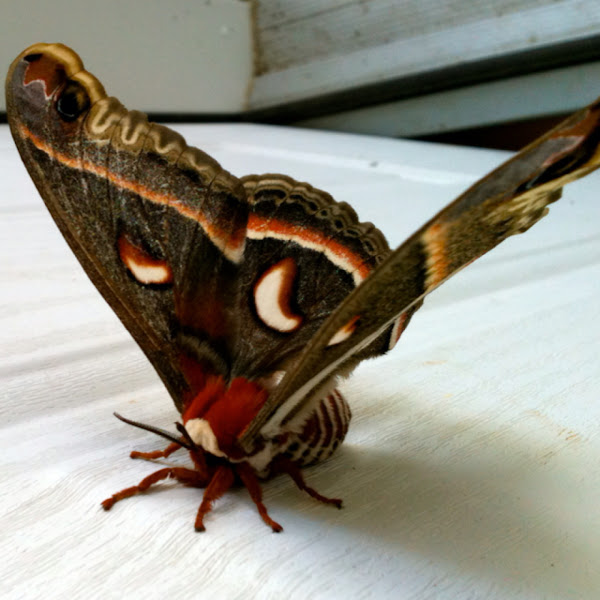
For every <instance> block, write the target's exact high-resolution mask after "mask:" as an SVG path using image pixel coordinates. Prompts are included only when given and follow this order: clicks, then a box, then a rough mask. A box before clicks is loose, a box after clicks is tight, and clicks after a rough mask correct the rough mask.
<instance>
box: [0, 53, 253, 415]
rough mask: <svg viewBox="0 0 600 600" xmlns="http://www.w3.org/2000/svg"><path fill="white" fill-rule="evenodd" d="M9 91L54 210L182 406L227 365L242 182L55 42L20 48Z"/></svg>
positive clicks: (26, 150) (31, 167)
mask: <svg viewBox="0 0 600 600" xmlns="http://www.w3.org/2000/svg"><path fill="white" fill-rule="evenodd" d="M6 96H7V113H8V120H9V124H10V127H11V131H12V134H13V137H14V139H15V142H16V144H17V147H18V149H19V152H20V154H21V157H22V159H23V161H24V163H25V165H26V166H27V169H28V171H29V173H30V175H31V177H32V178H33V180H34V182H35V184H36V186H37V188H38V190H39V192H40V194H41V196H42V198H43V199H44V201H45V203H46V205H47V207H48V209H49V210H50V212H51V214H52V216H53V217H54V219H55V221H56V223H57V224H58V226H59V228H60V230H61V232H62V233H63V235H64V237H65V238H66V240H67V242H68V243H69V245H70V246H71V249H72V250H73V252H74V253H75V254H76V256H77V258H78V259H79V261H80V262H81V264H82V265H83V267H84V269H85V271H86V273H87V274H88V276H89V277H90V279H91V280H92V281H93V283H94V284H95V285H96V287H97V288H98V289H99V291H100V292H101V293H102V295H103V296H104V298H105V299H106V300H107V301H108V303H109V304H110V306H111V307H112V308H113V310H114V311H115V312H116V313H117V315H118V316H119V318H120V319H121V320H122V321H123V323H124V324H125V326H126V327H127V329H128V330H129V331H130V332H131V334H132V335H133V337H134V338H135V340H136V341H137V342H138V344H139V345H140V347H141V348H142V349H143V351H144V352H145V353H146V355H147V356H148V358H149V359H150V361H151V362H152V364H153V365H154V367H155V368H156V370H157V371H158V373H159V375H160V376H161V378H162V379H163V381H164V383H165V385H166V386H167V389H168V390H169V392H170V393H171V395H172V396H173V398H174V400H175V403H176V405H177V406H178V408H180V409H181V407H182V404H183V397H184V395H185V394H186V393H188V392H189V393H193V391H194V390H193V387H194V381H195V380H198V381H196V383H198V384H200V383H201V381H200V380H201V378H202V372H203V371H204V370H208V371H210V372H217V373H221V374H223V373H225V374H226V372H227V370H228V365H227V355H228V350H229V349H228V348H227V342H226V340H228V339H229V337H228V335H227V333H228V331H226V330H227V329H228V328H234V327H236V311H235V308H234V305H235V302H234V300H233V297H234V296H235V294H231V293H229V292H230V291H231V285H232V282H235V280H236V278H235V273H236V272H237V269H238V268H239V267H238V265H239V262H240V261H241V259H242V257H243V250H244V243H245V230H246V224H247V218H248V203H247V200H246V194H245V191H244V189H243V186H242V185H241V183H240V182H239V180H237V179H236V178H234V177H233V176H231V175H230V174H229V173H227V172H225V171H224V170H223V169H222V168H221V167H220V165H219V164H218V163H217V162H216V161H215V160H214V159H212V158H211V157H209V156H208V155H206V154H204V153H203V152H201V151H200V150H197V149H195V148H191V147H189V146H187V145H186V143H185V141H184V140H183V138H181V136H179V135H178V134H177V133H175V132H173V131H171V130H170V129H167V128H166V127H162V126H160V125H156V124H150V123H148V120H147V118H146V116H145V115H143V114H142V113H139V112H136V111H127V110H126V109H125V108H124V107H123V106H122V105H121V104H120V103H119V101H118V100H116V99H115V98H110V97H107V95H106V93H105V92H104V88H103V87H102V85H101V84H100V83H99V82H98V80H97V79H96V78H95V77H94V76H93V75H91V74H90V73H88V72H87V71H85V70H84V69H83V64H82V62H81V60H80V59H79V57H78V56H77V54H75V53H74V52H73V51H72V50H70V49H69V48H67V47H65V46H62V45H60V44H36V45H35V46H32V47H30V48H28V49H27V50H25V52H23V53H22V54H21V55H20V56H19V57H18V58H17V59H16V60H15V61H14V62H13V64H12V65H11V67H10V70H9V72H8V76H7V82H6ZM217 296H218V297H219V298H222V299H224V300H223V303H222V304H220V305H217V304H216V303H215V301H214V299H215V297H217ZM230 298H231V301H230V304H229V305H227V303H226V300H227V299H230ZM209 334H210V335H209ZM210 336H212V338H211V343H209V341H208V340H207V338H208V337H210ZM212 342H214V343H212ZM182 354H185V355H186V356H187V359H185V360H183V359H182ZM190 357H191V358H190Z"/></svg>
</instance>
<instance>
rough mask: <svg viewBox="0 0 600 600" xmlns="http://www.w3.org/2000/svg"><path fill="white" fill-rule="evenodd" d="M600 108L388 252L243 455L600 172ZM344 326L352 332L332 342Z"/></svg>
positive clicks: (311, 350) (312, 348) (285, 386)
mask: <svg viewBox="0 0 600 600" xmlns="http://www.w3.org/2000/svg"><path fill="white" fill-rule="evenodd" d="M599 120H600V100H597V101H596V102H595V103H594V104H592V105H590V106H589V107H588V108H585V109H583V110H581V111H579V112H577V113H575V114H574V115H573V116H571V117H570V118H568V119H567V120H566V121H564V122H563V123H562V124H560V125H559V126H558V127H556V128H555V129H553V130H552V131H550V132H549V133H548V134H546V135H545V136H543V137H541V138H540V139H538V140H537V141H535V142H533V143H532V144H531V145H529V146H527V147H526V148H525V149H524V150H522V151H521V152H520V153H519V154H517V155H516V156H515V157H513V158H512V159H510V160H509V161H507V162H506V163H504V164H503V165H501V166H500V167H498V168H497V169H496V170H494V171H492V172H491V173H490V174H489V175H487V176H486V177H484V178H483V179H481V180H480V181H479V182H477V183H475V184H474V185H473V186H472V187H471V188H469V189H468V190H467V191H466V192H465V193H463V194H462V195H461V196H459V197H458V198H457V199H456V200H455V201H454V202H452V203H451V204H449V205H448V206H447V207H446V208H444V209H443V210H442V211H441V212H440V213H438V214H437V215H436V216H435V217H433V219H431V220H430V221H429V222H428V223H426V224H425V225H424V226H423V227H422V228H421V229H419V230H418V231H417V232H416V233H414V234H413V235H412V236H411V237H410V238H409V239H408V240H407V241H406V242H404V243H403V244H402V245H401V246H400V247H399V248H398V249H397V250H395V251H394V252H393V253H392V254H391V255H390V256H389V257H388V258H387V259H386V260H385V261H384V262H383V263H382V264H381V265H380V266H379V267H378V268H377V269H376V270H375V271H374V272H373V273H372V275H371V276H370V277H369V278H368V279H367V280H366V281H365V282H364V283H363V284H362V285H361V286H359V287H358V288H356V289H355V290H354V292H352V293H351V294H350V295H349V296H348V298H347V299H346V300H345V301H344V302H343V303H342V304H341V305H340V306H339V307H338V308H337V310H336V311H335V312H334V313H333V314H332V315H331V317H330V318H329V319H328V320H327V322H326V323H325V324H324V325H323V326H322V327H321V329H320V330H319V332H318V333H317V334H316V335H315V337H314V338H313V340H312V342H311V344H310V345H309V346H307V347H306V348H305V350H304V352H303V355H302V357H301V359H300V361H299V362H298V364H297V365H296V367H295V369H294V370H292V371H290V372H289V373H288V374H287V375H286V377H285V378H284V379H283V380H282V382H281V384H280V385H279V386H278V388H277V389H276V390H275V391H274V392H273V394H272V395H271V396H270V397H269V399H268V401H267V403H266V404H265V406H264V407H263V409H262V411H261V412H260V413H259V415H258V416H257V417H256V419H255V420H254V421H253V423H252V424H251V426H250V427H249V428H248V429H247V430H246V432H245V433H244V436H243V438H242V443H243V444H244V445H245V446H247V447H250V446H251V445H252V440H253V439H254V438H255V437H256V436H258V435H259V434H263V435H265V436H269V435H271V434H272V433H273V432H274V431H277V430H278V429H279V427H280V425H281V423H283V422H285V421H286V420H287V419H289V418H291V417H292V416H293V415H294V414H295V413H296V412H297V411H298V410H299V408H300V407H301V406H302V405H303V403H304V402H305V401H306V399H307V398H308V397H309V396H310V394H311V392H312V391H313V390H315V389H316V388H318V387H319V386H321V385H323V383H324V382H325V381H327V380H328V379H330V378H331V377H333V376H334V375H335V374H336V373H338V372H339V371H340V369H343V368H344V365H346V364H347V363H348V362H349V361H353V359H354V357H355V356H356V354H357V353H359V352H360V351H361V349H363V348H365V347H366V346H368V345H369V344H370V343H371V342H372V341H373V340H375V339H376V338H377V337H378V336H379V335H381V333H382V331H384V330H385V328H386V327H389V325H390V323H391V322H392V321H393V320H394V319H396V318H398V316H399V315H402V314H403V313H410V311H411V310H413V309H414V308H415V307H417V306H418V304H419V303H420V302H422V299H423V298H424V296H425V295H427V294H428V293H430V292H431V291H433V290H434V289H435V288H436V287H437V286H439V285H440V284H441V283H443V282H444V281H445V280H446V279H448V278H449V277H451V276H452V275H453V274H454V273H456V272H457V271H459V270H460V269H461V268H463V267H464V266H466V265H467V264H469V263H470V262H472V261H473V260H475V259H476V258H478V257H479V256H481V255H482V254H485V253H486V252H488V251H489V250H491V249H492V248H494V246H496V245H497V244H499V243H500V242H501V241H503V240H504V239H506V238H507V237H509V236H511V235H514V234H517V233H522V232H524V231H526V230H527V229H529V227H531V226H532V225H533V224H534V223H536V222H537V221H538V220H539V219H540V218H541V217H543V216H544V215H545V214H547V212H548V208H547V205H548V204H550V203H552V202H555V201H556V200H558V199H559V198H560V195H561V189H562V186H564V185H565V184H567V183H569V182H570V181H573V180H575V179H578V178H579V177H583V176H585V175H587V174H588V173H590V172H591V171H593V170H594V169H596V168H597V167H598V166H599V163H600V152H599V148H598V143H599V141H600V127H599ZM351 319H356V320H357V326H356V328H355V331H354V333H353V334H352V335H351V336H350V337H349V338H348V339H347V340H345V341H344V342H342V343H339V344H335V345H331V343H330V342H331V339H332V338H333V336H335V335H336V332H338V331H339V330H340V329H341V328H342V327H343V326H344V325H345V324H346V323H347V322H349V321H350V320H351Z"/></svg>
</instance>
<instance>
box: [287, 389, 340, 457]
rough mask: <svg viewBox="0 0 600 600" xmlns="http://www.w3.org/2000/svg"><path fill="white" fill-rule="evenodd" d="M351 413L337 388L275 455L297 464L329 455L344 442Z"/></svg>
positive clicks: (321, 402)
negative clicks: (281, 455) (277, 454)
mask: <svg viewBox="0 0 600 600" xmlns="http://www.w3.org/2000/svg"><path fill="white" fill-rule="evenodd" d="M351 416H352V413H351V412H350V407H349V406H348V403H347V402H346V400H345V399H344V397H343V396H342V394H340V393H339V392H338V391H337V390H333V391H332V392H331V393H330V394H329V395H328V396H325V397H324V398H322V399H321V400H320V401H319V402H318V403H317V405H316V407H315V408H314V409H313V411H312V412H311V413H310V416H309V417H308V419H307V421H306V422H305V423H304V426H303V429H302V431H301V432H300V433H297V434H293V435H292V436H290V437H289V438H288V439H287V440H286V443H285V445H284V446H283V447H282V449H281V452H280V453H279V454H283V455H284V456H286V457H287V458H289V459H291V460H292V461H293V462H294V463H296V464H297V465H298V466H299V467H306V466H308V465H313V464H315V463H317V462H319V461H322V460H325V459H326V458H329V457H330V456H331V455H332V454H333V453H334V452H335V450H336V448H337V447H338V446H339V445H340V444H341V443H342V442H343V441H344V438H345V437H346V433H347V432H348V425H349V424H350V418H351Z"/></svg>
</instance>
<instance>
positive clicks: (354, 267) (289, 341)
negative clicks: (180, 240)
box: [232, 174, 390, 379]
mask: <svg viewBox="0 0 600 600" xmlns="http://www.w3.org/2000/svg"><path fill="white" fill-rule="evenodd" d="M242 182H243V183H244V186H245V188H246V192H247V196H248V202H249V204H250V211H251V212H250V215H249V219H248V228H247V238H246V247H245V252H244V260H243V262H242V263H241V265H240V271H239V279H240V281H239V288H240V295H239V306H238V312H239V314H240V316H241V321H242V322H244V323H248V324H249V326H246V327H241V328H240V329H239V331H238V332H237V334H236V344H235V346H236V347H235V350H234V356H233V360H232V364H233V367H232V377H235V376H243V377H247V378H257V377H258V378H265V377H266V378H267V379H269V377H270V376H271V375H273V374H274V373H279V376H280V374H281V373H283V372H285V371H287V370H289V369H291V368H293V365H294V364H295V362H296V361H297V359H298V357H299V355H300V354H301V352H302V350H303V349H304V348H305V347H306V345H307V344H308V343H310V340H311V338H312V337H313V336H314V334H315V333H316V332H317V331H318V329H319V327H320V326H321V325H322V324H323V323H324V322H325V320H326V319H327V318H328V317H329V315H330V314H331V312H332V311H333V310H334V309H335V308H336V307H337V306H338V305H339V304H340V303H341V302H343V300H344V299H345V298H346V296H347V295H348V294H349V293H350V292H351V291H352V290H353V289H354V288H355V287H356V286H357V285H360V283H361V282H362V281H363V280H364V279H365V278H366V277H367V276H368V275H369V273H370V272H371V271H372V270H373V269H374V268H376V266H377V264H379V263H380V262H381V261H383V260H384V259H385V257H386V256H388V255H389V253H390V249H389V246H388V244H387V242H386V241H385V238H384V236H383V234H382V233H381V232H380V231H379V230H378V229H377V228H376V227H374V226H373V225H372V224H371V223H361V222H359V220H358V217H357V215H356V213H355V212H354V210H353V209H352V207H350V206H349V205H348V204H346V203H343V202H336V201H335V200H334V199H333V198H332V197H331V196H330V195H329V194H327V193H326V192H323V191H322V190H318V189H316V188H313V187H312V186H310V185H309V184H307V183H301V182H298V181H295V180H293V179H291V178H290V177H287V176H285V175H278V174H265V175H251V176H247V177H244V178H242ZM250 324H251V326H250ZM381 351H382V352H383V351H384V349H383V348H382V349H381ZM275 378H276V379H277V376H276V377H275Z"/></svg>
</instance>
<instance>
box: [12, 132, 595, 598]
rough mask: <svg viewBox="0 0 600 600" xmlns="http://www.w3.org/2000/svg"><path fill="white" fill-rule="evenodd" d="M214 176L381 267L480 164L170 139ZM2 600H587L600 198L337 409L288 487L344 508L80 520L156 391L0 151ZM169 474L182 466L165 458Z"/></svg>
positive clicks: (440, 155)
mask: <svg viewBox="0 0 600 600" xmlns="http://www.w3.org/2000/svg"><path fill="white" fill-rule="evenodd" d="M179 129H180V130H181V131H182V132H183V133H184V134H185V135H186V136H187V137H188V139H190V140H193V141H194V142H195V143H196V144H197V145H199V146H200V147H202V148H204V149H205V150H207V151H208V152H209V153H211V154H213V155H215V156H216V157H217V158H218V159H219V160H220V161H221V162H222V163H223V164H225V165H226V166H227V167H228V168H229V169H230V170H232V171H233V172H234V173H236V174H243V173H248V172H264V171H283V172H286V173H289V174H291V175H293V176H294V177H296V178H298V179H305V180H309V181H311V182H312V183H313V184H315V185H317V186H320V187H323V188H325V189H327V190H329V191H330V192H332V193H333V194H334V195H335V196H336V197H337V198H338V199H340V200H341V199H343V200H347V201H350V202H352V203H353V204H354V205H355V206H356V208H357V209H358V211H359V214H360V215H361V217H362V218H363V219H365V220H366V219H369V220H373V221H375V222H376V223H378V224H379V225H380V226H381V228H382V229H383V230H384V231H385V232H386V234H387V235H388V237H389V239H390V242H391V243H392V244H394V245H395V244H398V243H399V242H400V241H401V240H402V239H404V238H405V237H406V236H407V235H408V234H409V233H411V231H413V230H414V229H415V228H416V227H417V226H418V225H420V224H421V223H422V222H423V221H424V220H425V219H426V218H428V217H429V216H431V215H432V214H433V212H434V211H435V210H437V209H438V208H440V207H441V206H442V205H444V204H445V203H446V202H447V201H449V200H450V199H451V198H452V197H453V196H455V195H456V194H457V193H458V192H459V191H460V190H462V189H463V188H464V187H465V186H466V185H467V184H469V183H470V182H471V181H473V180H474V179H475V178H477V177H478V176H480V175H482V174H483V173H484V172H486V171H487V170H488V169H490V168H491V167H493V166H494V165H495V164H496V163H497V162H498V161H499V160H501V159H502V158H503V156H504V155H503V154H502V153H499V152H487V151H477V150H470V149H465V148H460V149H458V148H451V147H447V146H436V145H429V144H423V143H415V142H403V141H394V140H384V139H377V138H369V137H361V136H353V135H343V134H334V133H321V132H316V131H302V130H297V131H296V130H292V129H285V128H268V127H259V126H251V125H241V126H240V125H235V126H227V125H223V126H219V125H215V126H193V127H191V126H190V127H185V126H184V127H180V128H179ZM0 169H1V173H2V177H1V178H0V203H1V204H0V207H1V210H0V232H1V236H2V237H1V239H2V244H1V246H0V247H1V249H2V261H1V264H0V269H1V273H2V282H3V283H2V294H1V295H0V311H1V312H0V315H1V321H0V339H1V345H0V352H1V357H2V358H1V362H0V373H1V380H0V383H1V385H0V394H1V398H2V401H1V404H0V410H1V419H0V447H1V448H2V452H1V455H0V456H1V458H0V461H1V465H2V467H1V473H2V477H0V507H1V509H0V530H1V531H2V534H1V536H0V594H1V597H2V598H9V599H16V598H19V599H21V598H40V597H44V598H70V599H78V598H85V599H89V598H103V599H105V598H144V599H145V600H147V599H154V598H157V599H158V598H166V597H172V598H178V599H180V600H184V599H187V598H209V597H213V598H244V599H247V598H291V599H304V598H352V599H354V598H364V599H374V598H378V599H379V598H395V599H396V598H402V599H404V598H415V599H419V600H423V599H425V600H426V599H434V598H435V599H466V598H469V599H479V598H485V599H511V600H513V599H528V600H529V599H538V598H539V599H542V598H556V599H561V600H563V599H565V598H569V599H573V598H590V599H592V598H597V597H598V590H599V589H600V536H599V532H600V501H599V500H600V473H599V465H600V460H599V459H600V437H599V435H598V431H599V425H600V393H599V391H600V389H599V387H600V386H599V383H598V379H599V377H598V376H599V375H600V367H599V364H598V354H599V339H600V316H599V309H598V299H599V297H600V235H599V228H600V203H599V202H598V194H599V190H600V177H598V176H592V177H590V178H588V180H587V181H584V182H581V183H576V184H573V185H572V186H570V188H568V190H567V191H566V194H565V198H564V199H563V200H562V201H560V202H559V203H557V204H555V205H553V206H552V208H551V214H550V216H549V217H547V218H546V219H544V220H543V221H542V222H541V223H540V224H538V225H537V226H536V227H534V228H533V229H532V230H531V231H530V232H528V233H527V234H526V235H524V236H519V237H516V238H512V239H511V240H509V241H507V242H505V243H504V244H503V245H502V246H501V247H499V248H497V249H496V250H495V251H494V252H492V253H491V255H488V256H487V257H485V258H483V259H481V260H480V261H478V262H476V263H475V264H474V265H472V266H471V267H469V268H468V269H466V270H465V271H463V272H462V273H461V274H459V275H458V276H457V277H455V278H454V279H453V280H452V281H450V282H448V283H447V284H445V285H444V286H443V287H442V288H441V289H440V290H438V291H437V292H436V293H435V294H434V295H433V296H432V297H430V298H429V299H428V301H427V302H426V304H425V306H424V307H423V308H422V309H421V311H420V312H419V313H418V314H417V315H416V317H415V318H414V321H413V323H412V324H411V326H410V327H409V328H408V331H407V332H406V333H405V335H404V338H403V340H402V341H401V343H400V344H399V346H397V347H396V349H395V350H394V351H393V352H392V353H391V354H390V355H388V356H386V357H384V358H382V359H379V360H377V361H371V362H368V363H365V364H363V365H361V366H360V367H359V369H358V370H357V372H355V374H354V376H353V377H352V378H351V379H350V380H348V381H347V382H345V383H344V384H343V386H342V388H343V391H344V393H345V394H346V396H347V398H348V399H349V401H350V403H351V405H352V407H353V410H354V415H355V416H354V422H353V424H352V427H351V431H350V434H349V437H348V440H347V443H346V444H345V445H344V446H343V447H342V449H340V451H339V452H338V454H337V455H336V456H334V457H333V458H332V459H331V460H330V461H328V462H327V463H325V464H323V465H321V466H317V467H315V468H312V469H309V470H307V472H306V476H307V478H308V479H309V481H310V483H311V484H313V485H314V486H316V487H317V488H318V489H319V490H320V491H321V492H322V493H324V494H329V495H339V496H341V497H342V498H344V500H345V507H344V509H343V510H341V511H337V510H335V509H332V508H331V507H327V506H324V505H321V504H318V503H315V502H314V501H312V500H311V499H310V498H308V497H307V496H305V495H303V494H301V493H299V492H298V491H297V490H296V489H295V488H294V487H293V485H292V484H291V482H290V481H288V480H287V479H284V478H279V479H275V480H273V481H271V482H268V483H267V484H266V485H265V486H264V491H265V501H266V503H267V505H268V507H269V508H270V511H271V514H272V516H273V517H274V518H275V519H277V520H278V521H280V522H281V523H282V524H283V525H284V528H285V531H284V532H283V533H282V534H280V535H275V534H273V533H271V532H270V531H269V530H268V528H267V527H265V525H264V524H263V523H262V522H261V521H260V519H259V517H258V516H257V514H256V511H255V509H254V507H253V505H252V503H251V502H250V500H249V498H248V496H247V494H246V492H245V491H243V490H237V491H234V492H232V493H229V494H227V495H226V497H224V498H223V499H222V500H221V501H219V502H218V503H217V505H216V508H215V510H214V512H213V513H211V515H210V517H209V518H208V519H207V522H206V525H207V532H206V533H204V534H198V533H195V532H194V531H193V527H192V525H193V519H194V515H195V512H196V509H197V506H198V503H199V501H200V492H199V491H198V490H195V489H187V488H183V487H180V486H177V485H171V484H166V485H164V486H161V487H162V488H168V489H157V490H156V491H155V492H153V493H149V494H147V495H145V496H141V497H137V498H134V499H130V500H126V501H124V502H123V503H121V504H118V505H116V506H115V508H114V509H113V510H112V511H111V512H110V513H105V512H104V511H102V510H101V508H100V505H99V502H100V501H101V500H102V499H103V498H105V497H106V496H108V495H109V494H111V493H112V492H114V491H116V490H119V489H121V488H122V487H124V486H127V485H131V484H133V483H135V482H137V481H138V480H140V479H141V478H142V477H143V476H145V475H146V474H148V473H150V472H151V471H153V469H154V468H155V467H154V466H153V465H151V464H148V463H145V462H139V461H132V460H130V459H128V458H127V455H128V452H129V451H130V450H131V449H132V448H138V449H140V450H150V449H153V448H155V447H157V446H159V445H160V443H159V442H157V440H156V439H154V438H153V437H152V436H150V435H148V434H145V433H143V432H140V431H138V430H134V429H133V428H130V427H127V426H125V425H123V424H121V423H119V422H118V421H117V420H116V419H115V418H114V417H113V416H112V412H113V411H114V410H118V411H120V412H122V413H124V414H125V415H127V416H129V417H131V418H134V419H140V420H143V421H146V422H149V423H154V424H157V425H160V426H164V427H171V424H172V422H173V421H174V420H175V419H176V417H177V414H176V411H175V409H174V407H173V405H172V403H171V400H170V399H169V397H168V396H167V393H166V391H165V390H164V388H163V387H162V385H161V384H160V382H159V380H158V378H157V376H156V375H155V374H154V373H153V371H152V369H151V368H150V366H149V365H148V364H147V362H146V361H145V359H144V358H143V357H142V355H141V352H140V351H139V350H138V348H137V347H136V346H135V345H134V343H133V341H132V340H131V339H130V337H129V336H128V334H127V333H126V332H125V331H124V330H123V328H122V326H121V325H120V323H119V322H118V321H117V319H116V317H115V316H114V315H113V314H112V313H111V311H110V310H109V309H108V307H107V306H106V305H105V304H104V302H103V301H102V300H101V298H100V297H99V295H98V294H97V293H96V291H95V289H94V288H93V287H92V285H91V284H90V283H89V282H88V280H87V279H86V277H85V275H84V274H83V272H82V270H81V269H80V267H79V266H78V263H77V262H76V260H75V258H74V257H73V256H72V255H71V253H70V251H69V250H68V248H67V246H66V244H65V243H64V241H63V240H62V238H61V237H60V234H59V233H58V230H57V229H56V227H55V225H54V223H53V222H52V220H51V218H50V216H49V215H48V213H47V212H46V210H45V208H44V207H43V205H42V202H41V200H40V199H39V197H38V196H37V193H36V191H35V190H34V188H33V185H32V184H31V183H30V181H29V179H28V176H27V175H26V173H25V170H24V168H23V167H22V165H21V163H20V161H19V159H18V157H17V153H16V150H15V149H14V147H13V145H12V142H11V141H10V140H9V135H8V131H7V128H6V127H5V126H3V127H2V128H1V129H0ZM178 462H182V463H186V462H187V461H186V460H185V457H181V458H180V459H178Z"/></svg>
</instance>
